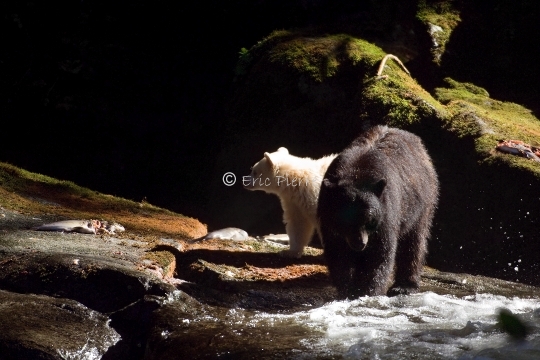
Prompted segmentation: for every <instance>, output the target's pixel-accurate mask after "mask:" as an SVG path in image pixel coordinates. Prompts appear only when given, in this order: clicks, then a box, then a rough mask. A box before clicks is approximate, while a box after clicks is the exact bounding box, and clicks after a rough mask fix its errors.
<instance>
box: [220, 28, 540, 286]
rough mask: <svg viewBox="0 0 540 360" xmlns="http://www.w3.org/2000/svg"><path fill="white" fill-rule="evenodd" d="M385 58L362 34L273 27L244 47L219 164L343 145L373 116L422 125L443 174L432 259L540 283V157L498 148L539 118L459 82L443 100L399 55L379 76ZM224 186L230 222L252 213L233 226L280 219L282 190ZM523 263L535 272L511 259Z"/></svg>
mask: <svg viewBox="0 0 540 360" xmlns="http://www.w3.org/2000/svg"><path fill="white" fill-rule="evenodd" d="M385 55H386V54H385V53H384V52H383V51H382V50H381V49H380V48H378V47H377V46H375V45H373V44H371V43H369V42H366V41H364V40H362V39H358V38H354V37H352V36H349V35H345V34H321V33H316V32H315V31H308V30H301V31H280V32H275V33H273V34H271V35H270V36H269V37H268V38H266V39H264V40H262V41H261V42H259V43H258V44H256V45H255V46H254V47H253V48H251V49H249V50H244V52H243V54H242V56H243V58H244V60H245V59H248V60H249V61H244V63H243V64H242V66H243V72H242V73H243V74H245V75H241V76H238V78H237V86H236V88H235V89H234V94H233V96H232V97H231V98H232V100H231V102H230V112H229V114H230V116H231V121H232V123H233V124H234V126H233V127H231V129H230V133H229V134H228V135H227V136H229V137H230V138H231V139H232V141H231V145H230V146H229V147H227V148H225V149H223V150H222V152H221V154H220V158H219V159H218V161H217V163H218V164H220V165H218V167H217V169H216V173H217V174H223V173H224V172H225V171H235V173H236V171H237V173H239V174H242V173H243V174H246V175H247V174H248V173H249V167H250V166H251V165H253V164H254V163H255V162H256V161H258V160H260V158H261V157H262V155H263V153H264V152H265V151H275V150H276V149H277V148H278V147H280V146H285V147H287V148H289V151H290V153H291V154H293V155H296V156H309V157H312V158H318V157H320V156H322V155H326V154H329V153H332V152H340V151H341V150H342V149H343V148H344V147H345V146H346V145H348V144H349V143H350V142H351V141H352V140H353V139H354V138H355V137H356V136H357V135H358V133H360V132H362V131H364V130H365V129H366V128H368V127H369V126H372V125H374V124H387V125H389V126H394V127H399V128H403V129H406V130H409V131H412V132H414V133H416V134H418V135H419V136H421V137H422V138H423V140H424V142H425V143H426V146H427V148H428V151H429V152H430V154H431V155H432V157H433V161H434V164H435V166H436V169H437V171H438V174H439V177H440V181H441V197H440V205H439V209H438V212H437V215H436V219H435V222H434V225H433V231H432V239H431V242H430V255H429V259H428V260H429V263H430V265H434V266H435V267H439V268H441V269H443V270H449V271H469V272H475V273H480V274H484V275H492V276H493V275H495V276H498V277H502V278H505V279H510V280H516V279H517V280H519V281H524V282H528V283H533V284H540V279H539V278H538V277H537V276H536V274H537V273H538V270H539V269H538V267H539V264H538V261H537V259H536V258H535V256H533V255H532V254H535V253H536V254H537V253H538V251H539V250H540V245H537V244H536V242H535V241H534V240H533V239H535V237H536V236H537V235H536V229H537V224H538V222H537V220H536V219H535V218H534V215H532V214H533V213H534V211H533V209H538V208H540V207H539V205H540V204H539V202H540V200H539V198H538V192H537V189H538V183H539V177H538V174H539V171H540V170H539V165H538V164H537V163H533V162H532V161H530V160H526V159H523V158H519V157H516V156H512V155H506V154H502V153H499V152H497V151H496V150H495V146H496V144H497V141H496V140H497V139H504V138H512V139H519V140H523V141H525V142H528V143H530V144H532V145H538V141H539V140H540V139H539V138H538V136H537V134H540V128H539V126H540V125H539V122H538V120H537V119H536V118H534V116H532V115H531V113H530V111H528V110H527V109H525V108H523V107H521V106H519V105H516V104H512V103H505V102H501V101H498V100H495V99H491V98H490V97H489V94H488V92H487V91H486V90H485V89H483V88H481V87H479V86H476V85H474V84H469V83H459V82H457V81H454V80H452V79H447V80H446V82H447V84H448V86H447V87H444V88H439V89H437V90H436V91H435V96H436V98H434V97H433V96H432V95H431V94H430V93H428V92H427V91H426V90H424V89H423V88H422V87H421V86H420V85H419V84H418V83H417V82H416V81H415V80H414V78H413V77H414V74H412V75H413V77H411V76H410V75H409V74H407V72H406V71H405V70H404V69H403V68H402V67H401V66H400V65H399V64H398V63H397V62H396V61H394V60H393V59H388V61H387V63H386V66H385V67H384V68H383V69H382V74H381V76H377V70H378V68H379V65H380V62H381V60H382V59H383V57H384V56H385ZM231 165H232V166H233V168H232V169H231V168H230V167H229V168H227V166H231ZM220 166H221V167H220ZM234 166H236V168H234ZM217 174H216V176H217ZM214 195H215V196H214V197H213V198H214V201H226V202H228V203H230V204H231V212H230V213H229V214H228V215H225V216H224V220H226V219H227V216H230V218H231V219H232V218H245V223H243V224H237V225H235V226H240V227H244V228H245V229H246V230H248V232H251V233H253V232H255V233H256V232H257V231H260V232H264V231H272V229H275V226H276V224H277V226H279V220H280V217H281V213H282V211H281V208H280V206H279V202H278V200H277V197H275V196H266V195H262V194H256V193H252V192H248V191H245V190H243V189H241V187H236V188H231V189H228V190H227V191H223V189H222V186H219V188H216V190H215V192H214ZM245 204H248V205H245ZM235 211H238V212H239V213H240V212H241V213H242V214H243V215H239V214H238V213H236V214H235ZM246 212H248V213H249V216H246ZM527 213H528V214H527ZM273 219H275V222H273V223H272V221H274V220H273ZM223 225H224V226H230V223H229V224H226V223H224V224H223ZM265 226H269V227H271V226H273V227H274V228H265ZM274 231H275V230H274ZM493 244H496V246H495V247H494V246H493ZM518 261H519V267H518V268H519V269H523V270H525V271H523V272H521V271H520V272H518V273H516V271H515V270H514V268H515V266H514V265H513V266H512V267H509V266H508V264H509V263H510V264H514V262H516V264H517V262H518ZM516 275H518V276H516Z"/></svg>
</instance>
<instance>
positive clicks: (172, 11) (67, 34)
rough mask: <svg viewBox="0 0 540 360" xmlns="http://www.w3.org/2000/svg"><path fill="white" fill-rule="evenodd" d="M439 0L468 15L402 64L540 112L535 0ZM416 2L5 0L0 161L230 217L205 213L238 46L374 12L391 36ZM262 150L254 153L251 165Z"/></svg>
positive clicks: (274, 225)
mask: <svg viewBox="0 0 540 360" xmlns="http://www.w3.org/2000/svg"><path fill="white" fill-rule="evenodd" d="M440 3H451V4H452V6H454V7H456V8H458V9H460V10H461V16H462V22H461V24H460V25H459V26H458V28H457V29H456V31H455V33H454V35H453V37H452V39H451V42H450V43H449V44H448V57H447V59H448V61H447V62H446V63H443V64H442V65H441V67H440V68H435V69H432V71H429V72H428V71H423V69H425V61H424V62H422V61H417V62H414V61H413V62H411V63H410V64H408V67H409V68H410V70H411V71H412V73H413V74H415V77H416V78H417V79H418V81H420V82H421V84H422V85H423V86H424V87H425V88H426V89H428V90H431V89H433V87H435V86H437V85H439V82H440V80H441V79H442V78H443V77H444V76H448V75H450V76H452V77H453V78H456V79H458V80H460V81H470V82H474V83H475V84H477V85H479V86H483V87H485V88H487V89H488V90H489V92H490V94H491V96H492V97H493V98H497V99H499V100H506V101H514V102H518V103H520V104H523V105H525V106H527V107H529V108H531V109H532V110H533V111H535V113H536V114H538V110H539V109H540V101H539V100H540V96H539V93H538V89H537V85H538V81H539V79H540V71H539V69H540V66H539V65H538V59H537V57H536V55H538V54H539V53H540V51H539V50H540V45H539V42H538V41H537V39H538V38H539V35H540V25H539V24H540V21H538V20H539V19H540V11H539V9H540V3H537V2H534V1H525V0H522V1H506V0H497V1H486V2H482V1H463V2H461V1H449V2H440ZM417 6H418V1H394V0H389V1H386V2H384V1H383V2H377V1H344V0H342V1H337V0H334V1H330V0H297V1H291V0H272V1H270V0H257V1H238V0H237V1H204V2H190V3H180V2H177V1H167V0H162V1H144V0H140V1H133V0H125V1H114V2H110V1H103V0H95V1H92V0H90V1H79V2H74V1H48V2H40V1H15V0H6V1H4V2H2V5H0V11H1V18H0V21H1V30H0V31H1V32H2V43H1V45H0V46H1V51H0V76H1V78H0V113H1V114H0V116H1V119H2V125H3V126H2V130H0V133H1V134H2V146H1V147H0V161H6V162H9V163H12V164H14V165H16V166H19V167H22V168H24V169H27V170H30V171H34V172H38V173H42V174H46V175H50V176H53V177H56V178H59V179H65V180H71V181H74V182H76V183H77V184H79V185H82V186H85V187H89V188H91V189H93V190H96V191H100V192H104V193H109V194H112V195H117V196H121V197H125V198H128V199H132V200H135V201H142V200H143V199H145V200H146V201H148V202H150V203H152V204H154V205H158V206H160V207H164V208H167V209H170V210H173V211H176V212H179V213H182V214H185V215H188V216H192V217H196V218H198V219H200V220H201V221H202V222H204V223H207V224H208V225H209V227H210V228H215V227H219V226H238V225H237V224H234V223H233V224H222V223H220V220H219V215H216V214H219V211H217V212H216V211H212V212H209V211H208V209H209V208H210V207H212V208H214V209H215V208H217V209H221V210H220V211H223V212H226V211H227V204H219V203H215V202H213V201H212V198H211V196H210V195H209V194H210V193H211V192H209V191H208V189H209V188H210V187H216V186H217V185H216V183H217V184H218V185H219V184H221V181H222V179H221V177H220V176H216V174H215V173H213V172H212V169H213V168H214V162H215V158H216V154H218V153H219V150H220V149H221V148H222V146H223V145H224V144H226V143H227V141H228V139H227V138H226V137H223V136H222V135H223V133H224V129H226V128H227V127H228V126H229V118H228V116H227V104H228V99H229V98H230V96H231V94H232V92H234V89H235V86H237V85H236V82H235V67H236V63H237V60H238V55H239V52H240V49H241V48H242V47H245V48H250V47H251V46H253V45H254V44H255V43H256V42H257V41H259V40H261V39H262V38H264V37H265V36H267V35H268V34H269V33H270V32H271V31H273V30H276V29H287V28H293V27H305V26H317V25H319V24H324V23H328V22H338V23H339V22H343V21H352V20H351V19H355V20H354V21H373V19H377V21H379V22H380V27H379V28H378V31H379V33H378V34H377V36H380V37H383V38H384V37H387V38H388V39H391V37H392V31H393V29H395V24H396V23H399V22H403V21H404V22H406V23H408V24H412V25H411V26H412V27H415V26H420V24H418V23H415V18H414V13H415V11H416V9H417ZM352 14H354V15H355V16H351V15H352ZM252 121H253V122H256V121H257V119H253V120H252ZM259 136H260V135H259ZM274 150H275V149H274ZM269 151H272V149H269ZM261 156H262V154H253V163H254V162H255V161H257V160H258V159H259V158H260V157H261ZM250 165H252V164H251V163H250V164H246V171H245V174H247V173H249V166H250ZM237 175H243V174H237ZM224 191H225V190H224ZM274 200H275V202H277V199H274ZM274 200H272V201H274ZM274 205H275V204H274ZM278 210H279V209H278ZM246 211H249V209H246ZM210 214H212V215H210ZM271 229H275V230H274V231H280V230H281V231H282V230H283V225H282V224H281V219H280V215H279V214H276V217H275V218H272V219H268V224H267V226H266V227H264V228H259V229H256V228H253V229H246V230H248V231H251V230H255V231H257V230H259V231H267V230H271Z"/></svg>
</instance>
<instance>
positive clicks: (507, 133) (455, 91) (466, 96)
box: [435, 78, 540, 176]
mask: <svg viewBox="0 0 540 360" xmlns="http://www.w3.org/2000/svg"><path fill="white" fill-rule="evenodd" d="M445 81H446V83H447V84H448V85H449V87H448V88H438V89H436V90H435V94H436V97H437V98H438V99H439V100H440V101H441V102H442V103H443V104H446V107H447V109H448V110H449V112H450V113H451V117H450V118H449V120H448V121H447V122H446V128H447V129H448V130H449V131H451V132H452V133H454V134H456V135H457V136H458V137H460V138H463V137H473V138H474V139H475V140H474V141H475V148H476V152H477V153H478V154H479V155H480V156H481V158H482V159H483V160H482V162H483V163H484V164H487V165H501V164H502V163H505V164H506V165H508V166H510V167H512V168H519V169H522V170H527V171H531V172H532V173H533V174H535V175H536V176H540V165H539V164H538V163H537V162H534V161H531V160H528V159H525V158H521V157H519V156H514V155H508V154H502V153H500V152H498V151H496V150H495V147H496V145H497V141H498V140H501V139H505V140H521V141H524V142H525V143H528V144H530V145H533V146H539V145H540V121H539V120H538V119H537V118H536V117H534V116H533V115H532V113H531V111H530V110H529V109H526V108H524V107H523V106H521V105H518V104H514V103H511V102H503V101H499V100H494V99H491V98H490V97H489V94H488V92H487V91H486V90H484V89H482V88H480V87H478V86H475V85H473V84H470V83H459V82H457V81H455V80H452V79H450V78H447V79H445Z"/></svg>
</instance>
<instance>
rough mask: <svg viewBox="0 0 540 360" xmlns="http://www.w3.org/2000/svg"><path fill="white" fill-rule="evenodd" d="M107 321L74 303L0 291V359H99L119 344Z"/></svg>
mask: <svg viewBox="0 0 540 360" xmlns="http://www.w3.org/2000/svg"><path fill="white" fill-rule="evenodd" d="M109 321H110V320H109V318H108V317H107V316H105V315H103V314H100V313H99V312H97V311H94V310H91V309H89V308H87V307H86V306H84V305H82V304H81V303H78V302H76V301H74V300H70V299H66V298H53V297H49V296H44V295H35V294H17V293H12V292H8V291H4V290H0V329H2V330H1V331H0V357H1V358H2V359H100V358H101V357H102V356H103V355H104V354H105V353H106V351H107V350H108V349H109V348H110V347H111V346H113V345H114V344H116V343H117V342H118V341H119V340H120V335H119V334H118V333H117V332H116V331H115V330H114V329H113V328H111V327H110V326H109Z"/></svg>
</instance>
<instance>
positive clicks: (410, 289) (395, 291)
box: [387, 286, 418, 297]
mask: <svg viewBox="0 0 540 360" xmlns="http://www.w3.org/2000/svg"><path fill="white" fill-rule="evenodd" d="M417 292H418V287H414V286H393V287H392V288H390V290H388V293H387V296H390V297H392V296H398V295H412V294H416V293H417Z"/></svg>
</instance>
